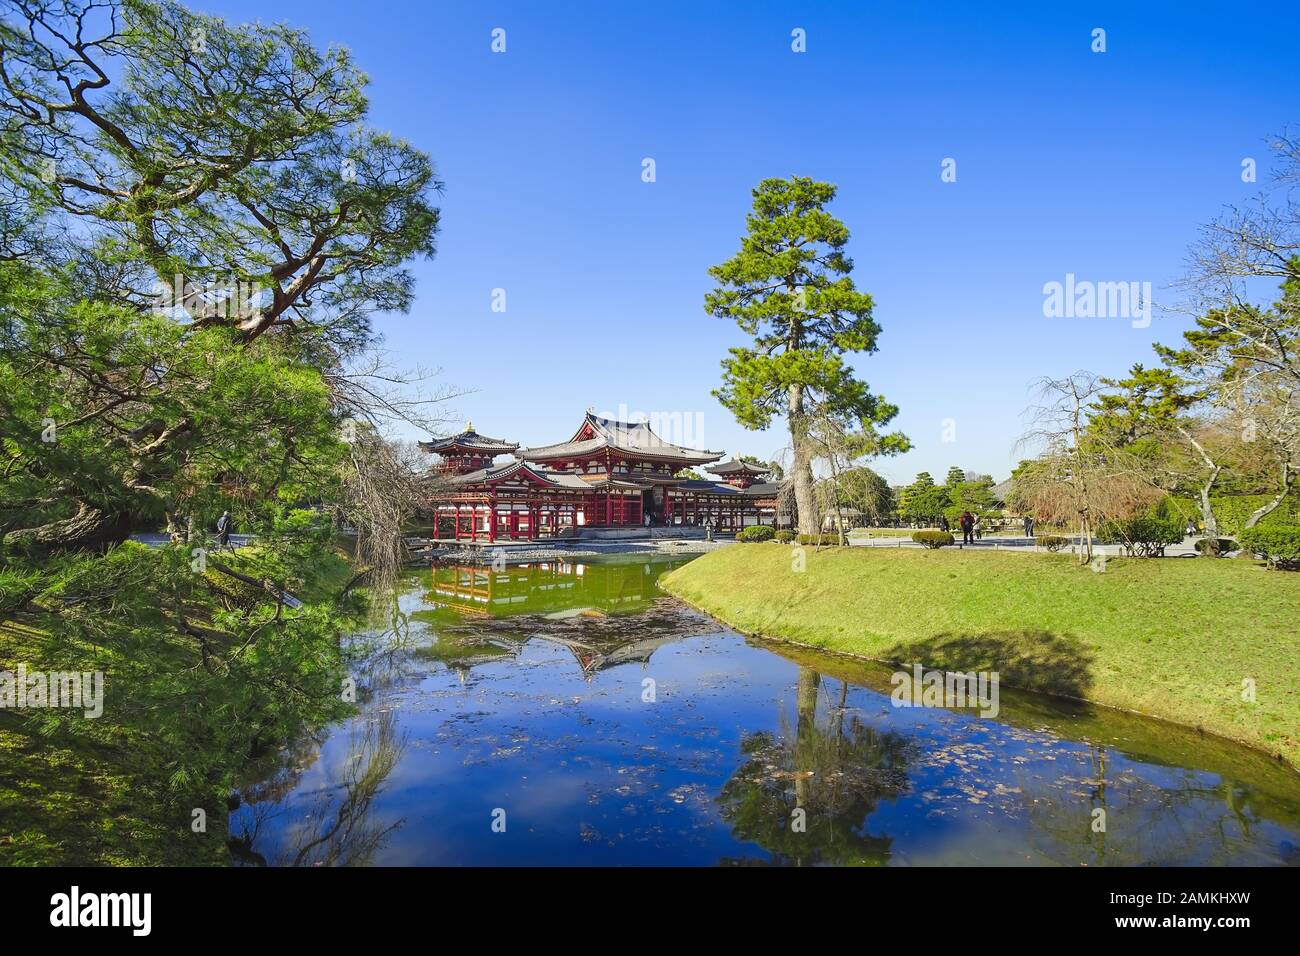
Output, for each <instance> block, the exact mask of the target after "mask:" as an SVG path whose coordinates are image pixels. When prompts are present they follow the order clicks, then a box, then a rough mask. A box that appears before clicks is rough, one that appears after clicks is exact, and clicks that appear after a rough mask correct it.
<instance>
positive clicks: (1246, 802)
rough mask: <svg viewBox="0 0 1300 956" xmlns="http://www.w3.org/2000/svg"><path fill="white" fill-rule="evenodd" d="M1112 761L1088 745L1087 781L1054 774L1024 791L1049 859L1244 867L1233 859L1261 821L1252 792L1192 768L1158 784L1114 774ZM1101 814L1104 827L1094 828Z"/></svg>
mask: <svg viewBox="0 0 1300 956" xmlns="http://www.w3.org/2000/svg"><path fill="white" fill-rule="evenodd" d="M1111 758H1112V755H1111V753H1110V752H1109V751H1108V750H1107V748H1105V747H1102V746H1099V745H1096V744H1089V745H1088V754H1087V768H1088V776H1087V778H1086V779H1082V780H1076V779H1074V778H1072V777H1070V776H1054V777H1053V778H1052V781H1051V785H1050V786H1049V787H1047V788H1043V789H1042V790H1039V789H1038V788H1034V789H1033V790H1032V791H1028V790H1027V791H1026V794H1025V797H1026V799H1025V805H1026V808H1027V811H1028V818H1029V820H1030V822H1031V824H1032V825H1033V832H1032V833H1031V836H1030V839H1031V842H1032V843H1033V844H1034V845H1036V846H1037V847H1038V849H1039V850H1040V851H1041V852H1042V853H1043V854H1044V855H1045V856H1047V857H1048V858H1049V859H1051V860H1053V861H1055V862H1058V863H1063V864H1071V865H1077V864H1086V865H1089V866H1141V865H1148V866H1149V865H1162V864H1173V863H1180V862H1181V863H1189V862H1194V863H1197V864H1199V865H1202V866H1223V865H1226V864H1230V863H1233V862H1241V861H1239V860H1236V859H1235V858H1236V856H1237V853H1238V851H1240V850H1241V849H1243V848H1245V847H1247V846H1249V845H1250V843H1251V839H1252V830H1253V828H1254V825H1255V821H1256V819H1257V817H1256V814H1255V812H1254V810H1253V799H1252V794H1251V791H1250V790H1249V789H1246V788H1242V787H1239V786H1237V785H1235V784H1233V783H1232V782H1230V781H1227V780H1223V779H1218V778H1215V779H1207V775H1205V774H1202V773H1200V772H1198V771H1195V770H1181V771H1178V773H1179V779H1178V780H1177V781H1176V782H1174V783H1155V782H1152V781H1149V780H1146V779H1144V778H1143V777H1141V776H1140V775H1138V774H1137V773H1135V772H1133V771H1132V770H1126V771H1121V772H1118V773H1117V772H1115V770H1114V769H1113V768H1112V767H1111V766H1110V764H1111V762H1112V759H1111ZM1170 769H1171V770H1173V768H1170ZM1071 788H1072V789H1071ZM1098 810H1102V811H1104V820H1105V826H1104V828H1101V827H1097V826H1094V821H1095V820H1096V819H1097V813H1096V811H1098Z"/></svg>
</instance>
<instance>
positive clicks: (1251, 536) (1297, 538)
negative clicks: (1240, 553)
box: [1240, 524, 1300, 569]
mask: <svg viewBox="0 0 1300 956" xmlns="http://www.w3.org/2000/svg"><path fill="white" fill-rule="evenodd" d="M1240 538H1241V546H1242V547H1243V548H1245V549H1247V550H1248V551H1250V552H1252V553H1253V554H1255V555H1257V556H1259V557H1261V558H1263V559H1265V560H1266V561H1268V563H1269V565H1270V566H1271V567H1274V568H1288V569H1294V568H1300V525H1287V524H1257V525H1255V527H1253V528H1247V529H1246V530H1245V531H1243V532H1242V533H1241V535H1240Z"/></svg>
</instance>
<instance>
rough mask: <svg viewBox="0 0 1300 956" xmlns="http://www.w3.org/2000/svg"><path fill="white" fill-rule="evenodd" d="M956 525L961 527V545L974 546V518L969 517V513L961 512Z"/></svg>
mask: <svg viewBox="0 0 1300 956" xmlns="http://www.w3.org/2000/svg"><path fill="white" fill-rule="evenodd" d="M957 523H958V524H959V525H961V543H962V544H974V543H975V533H974V530H973V529H974V527H975V518H974V516H973V515H971V513H970V512H969V511H963V512H962V513H961V517H960V518H958V519H957Z"/></svg>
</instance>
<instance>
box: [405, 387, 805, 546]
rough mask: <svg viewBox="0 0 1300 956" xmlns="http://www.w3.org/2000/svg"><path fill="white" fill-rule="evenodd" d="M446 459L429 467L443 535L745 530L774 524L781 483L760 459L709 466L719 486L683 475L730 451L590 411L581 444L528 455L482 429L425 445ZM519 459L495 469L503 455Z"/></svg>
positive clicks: (577, 437)
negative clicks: (693, 444)
mask: <svg viewBox="0 0 1300 956" xmlns="http://www.w3.org/2000/svg"><path fill="white" fill-rule="evenodd" d="M420 447H421V448H422V449H423V450H425V451H426V452H429V453H431V454H435V455H437V456H438V461H437V463H436V464H435V465H434V466H433V467H432V468H431V469H430V497H431V504H432V506H433V509H434V514H435V518H436V530H435V533H434V536H435V537H437V538H455V539H456V540H461V539H465V538H468V539H470V540H472V541H479V540H487V541H489V542H493V541H497V540H520V539H525V540H531V539H534V538H539V537H548V536H554V535H564V534H576V533H577V532H578V529H580V528H584V527H587V528H633V527H638V526H650V525H654V526H663V525H667V526H674V525H676V526H681V525H695V526H701V527H702V526H704V525H710V524H711V525H712V527H713V528H714V529H715V530H717V531H723V532H725V531H736V530H739V529H740V528H743V527H746V526H748V525H755V524H775V522H776V518H777V498H778V491H779V488H780V486H779V484H778V483H776V482H771V481H766V480H763V479H766V478H767V477H768V474H769V471H768V469H766V468H764V467H763V466H761V465H755V464H753V463H751V462H742V461H731V462H725V463H723V464H719V465H715V466H713V467H712V468H706V470H707V471H710V472H712V473H713V474H714V475H717V476H718V477H719V479H721V480H718V481H710V480H708V479H698V478H677V477H675V476H676V475H677V473H678V472H680V471H682V470H684V469H693V468H695V467H697V466H698V467H704V466H707V465H709V464H710V463H712V462H717V461H718V460H719V459H720V458H721V457H722V453H721V452H715V451H701V450H698V449H694V448H685V447H683V446H681V445H674V444H672V443H671V442H666V441H664V440H663V439H662V438H660V437H659V436H658V435H656V434H655V433H654V432H653V431H651V429H650V426H649V424H647V423H645V422H620V421H614V420H612V419H608V418H600V417H599V416H597V415H594V414H592V413H590V412H588V413H587V416H586V417H585V418H584V419H583V421H582V424H581V425H580V426H579V427H578V430H577V431H576V432H574V434H573V437H572V438H570V439H569V440H568V441H566V442H561V443H559V444H557V445H544V446H541V447H538V448H524V449H520V448H519V446H518V444H516V443H514V442H507V441H502V440H501V439H497V438H488V437H486V436H484V435H480V434H479V433H478V432H476V431H475V430H474V426H473V423H470V424H467V425H466V427H465V430H464V431H463V432H461V433H460V434H458V435H452V436H451V437H450V438H442V439H438V440H436V441H427V442H420ZM504 455H511V456H513V460H511V461H508V462H504V463H502V464H497V463H496V458H497V457H498V456H504Z"/></svg>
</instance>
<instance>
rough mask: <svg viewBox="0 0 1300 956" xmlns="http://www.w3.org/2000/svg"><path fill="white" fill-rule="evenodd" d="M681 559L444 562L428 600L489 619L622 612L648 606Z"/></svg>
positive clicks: (439, 568)
mask: <svg viewBox="0 0 1300 956" xmlns="http://www.w3.org/2000/svg"><path fill="white" fill-rule="evenodd" d="M679 563H680V562H663V561H661V562H654V563H630V564H629V563H621V564H601V565H592V564H584V563H582V562H575V561H541V562H536V563H533V564H520V565H513V566H508V567H505V568H501V569H500V570H497V569H494V568H492V567H490V566H481V565H473V564H444V565H439V566H437V567H435V568H434V569H433V572H432V582H431V586H430V588H429V591H428V594H427V600H428V601H429V602H430V603H431V604H433V605H434V606H435V607H439V608H447V609H450V610H454V611H457V612H460V613H462V614H472V615H477V614H481V615H487V616H489V617H510V616H514V615H519V614H548V613H554V612H561V611H571V612H572V613H573V615H574V616H582V615H584V614H588V615H591V616H596V615H598V614H600V613H605V614H625V613H630V612H633V611H640V610H642V609H644V608H645V607H646V606H647V605H649V604H650V602H651V601H653V600H654V599H655V597H657V596H658V591H657V589H656V585H655V582H656V581H657V580H658V578H659V575H661V574H663V573H664V572H666V571H668V570H671V569H672V568H673V567H676V566H677V565H678V564H679Z"/></svg>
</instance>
